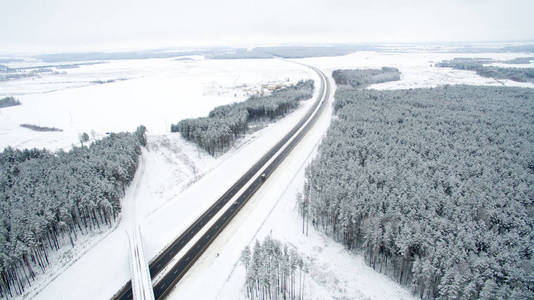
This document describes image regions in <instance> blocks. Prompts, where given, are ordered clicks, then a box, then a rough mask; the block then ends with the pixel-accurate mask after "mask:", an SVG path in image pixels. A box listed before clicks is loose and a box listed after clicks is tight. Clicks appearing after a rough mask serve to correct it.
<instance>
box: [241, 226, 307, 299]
mask: <svg viewBox="0 0 534 300" xmlns="http://www.w3.org/2000/svg"><path fill="white" fill-rule="evenodd" d="M241 263H243V265H244V266H245V269H246V277H247V278H246V281H245V290H246V297H247V298H250V299H302V296H303V288H302V286H303V284H304V282H303V272H306V266H305V264H304V260H303V259H302V257H300V255H299V254H298V253H297V251H296V250H295V249H293V248H290V247H288V246H287V245H286V244H282V243H281V242H280V241H278V240H275V239H273V238H271V237H270V236H267V237H265V240H264V241H263V242H259V241H258V240H256V243H255V244H254V248H253V249H252V251H251V250H250V248H249V247H248V246H247V247H246V248H245V249H244V250H243V251H242V253H241Z"/></svg>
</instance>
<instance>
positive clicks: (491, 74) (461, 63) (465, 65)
mask: <svg viewBox="0 0 534 300" xmlns="http://www.w3.org/2000/svg"><path fill="white" fill-rule="evenodd" d="M531 60H532V58H531V57H520V58H516V59H513V60H508V61H503V63H506V64H519V63H526V64H528V63H530V61H531ZM492 62H495V61H494V60H492V59H480V58H454V59H452V60H445V61H442V62H440V63H437V64H436V66H437V67H441V68H453V69H458V70H470V71H475V72H476V73H477V74H478V75H480V76H483V77H488V78H494V79H510V80H513V81H517V82H534V68H502V67H496V66H486V65H484V64H488V63H492Z"/></svg>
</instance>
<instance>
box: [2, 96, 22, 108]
mask: <svg viewBox="0 0 534 300" xmlns="http://www.w3.org/2000/svg"><path fill="white" fill-rule="evenodd" d="M20 104H21V103H20V101H19V100H18V99H15V98H14V97H4V98H2V99H0V108H2V107H9V106H15V105H20Z"/></svg>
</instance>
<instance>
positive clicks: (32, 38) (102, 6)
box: [0, 0, 534, 52]
mask: <svg viewBox="0 0 534 300" xmlns="http://www.w3.org/2000/svg"><path fill="white" fill-rule="evenodd" d="M533 13H534V0H397V1H393V0H390V1H387V0H305V1H301V0H299V1H297V0H267V1H258V0H230V1H228V0H216V1H213V0H188V1H183V0H175V1H172V0H83V1H82V0H79V1H78V0H0V52H6V51H29V50H31V51H48V50H72V49H84V50H87V49H102V48H116V49H120V48H122V49H126V48H129V47H143V48H154V47H167V46H198V45H200V46H202V45H219V46H232V45H235V46H251V45H257V44H274V43H318V42H321V43H332V42H430V41H510V40H534V22H533V21H532V14H533Z"/></svg>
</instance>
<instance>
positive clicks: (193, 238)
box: [116, 67, 330, 299]
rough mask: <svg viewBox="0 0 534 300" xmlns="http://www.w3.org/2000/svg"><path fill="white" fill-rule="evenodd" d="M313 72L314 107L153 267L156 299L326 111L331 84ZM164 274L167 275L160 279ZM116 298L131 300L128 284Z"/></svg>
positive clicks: (164, 292)
mask: <svg viewBox="0 0 534 300" xmlns="http://www.w3.org/2000/svg"><path fill="white" fill-rule="evenodd" d="M310 68H311V69H312V70H313V71H315V72H316V73H317V75H318V76H319V78H320V88H319V93H318V94H317V100H316V102H315V104H314V106H313V107H312V108H311V109H310V110H309V112H308V113H307V114H306V115H305V116H304V117H303V118H302V119H301V121H300V122H299V123H298V124H296V125H295V126H294V127H293V129H292V130H291V131H289V133H287V134H286V135H285V136H284V137H283V138H282V139H281V140H280V141H279V142H278V143H277V144H276V145H275V146H273V147H272V148H271V149H270V150H268V151H267V153H266V154H265V155H264V156H263V157H262V158H261V159H259V160H258V162H256V163H255V164H254V165H253V166H252V167H251V168H250V169H249V170H248V171H247V172H246V173H245V174H244V175H243V176H242V177H241V178H240V179H239V180H238V181H237V182H236V183H235V184H234V185H232V187H230V188H229V189H228V191H226V192H225V193H224V194H223V195H222V196H221V197H220V198H219V199H218V200H217V201H216V202H215V203H214V204H213V205H212V206H211V207H210V208H209V209H208V210H206V211H205V212H204V213H203V214H202V215H201V216H200V217H199V218H198V219H197V220H196V221H195V222H193V224H191V226H189V228H187V229H186V230H185V231H184V232H183V233H182V234H181V235H180V236H179V237H178V238H177V239H176V240H175V241H174V242H173V243H172V244H171V245H170V246H169V247H167V248H166V249H165V250H164V251H163V252H162V253H161V254H160V255H158V257H157V258H156V259H155V260H154V261H153V262H152V263H151V265H150V269H151V273H152V276H153V277H154V276H155V279H154V282H155V288H154V290H155V296H156V298H160V297H163V296H165V295H166V294H167V293H168V292H169V291H170V290H171V289H172V287H173V286H174V285H175V284H176V283H177V282H178V281H179V280H180V279H181V278H182V276H183V275H184V274H185V273H186V272H187V271H188V270H189V268H190V267H191V266H192V265H193V264H194V262H195V261H196V259H197V258H198V257H199V256H200V255H201V254H202V253H203V252H204V251H205V249H206V248H207V247H208V246H209V245H210V244H211V242H212V241H213V239H214V238H215V237H216V236H217V235H218V234H219V233H220V232H221V231H222V230H223V229H224V227H225V226H226V225H227V224H228V222H229V221H230V220H231V219H232V218H233V217H234V216H235V215H236V214H237V213H238V211H239V210H240V209H241V207H242V206H243V205H244V204H246V202H247V201H248V200H249V199H250V197H251V196H252V195H253V194H254V193H255V192H256V190H257V189H258V188H259V187H260V186H261V185H262V184H263V183H264V181H265V180H266V178H268V177H269V176H270V175H271V173H272V172H274V171H276V168H277V167H278V166H279V165H280V163H281V162H282V161H283V160H284V159H285V157H286V156H287V155H288V154H290V153H291V150H292V149H293V148H294V147H295V146H296V145H298V143H299V141H300V140H301V139H302V138H303V137H304V136H305V135H306V133H307V131H308V130H309V129H310V128H311V127H312V126H313V124H314V123H315V121H316V120H317V118H318V117H319V116H320V115H321V113H322V112H323V111H324V106H325V105H324V103H325V102H326V100H328V97H329V94H330V92H329V91H330V84H329V82H328V80H327V78H326V76H325V75H324V74H323V73H322V72H321V71H320V70H318V69H316V68H313V67H310ZM177 254H178V256H179V257H180V259H179V260H177V259H176V258H175V257H174V256H176V255H177ZM167 265H171V266H172V268H169V267H167ZM162 270H163V271H164V273H165V274H164V275H157V273H158V272H160V271H162ZM116 298H117V299H130V298H131V285H129V284H128V285H126V286H125V288H123V289H121V291H120V292H119V293H118V295H117V297H116Z"/></svg>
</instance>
